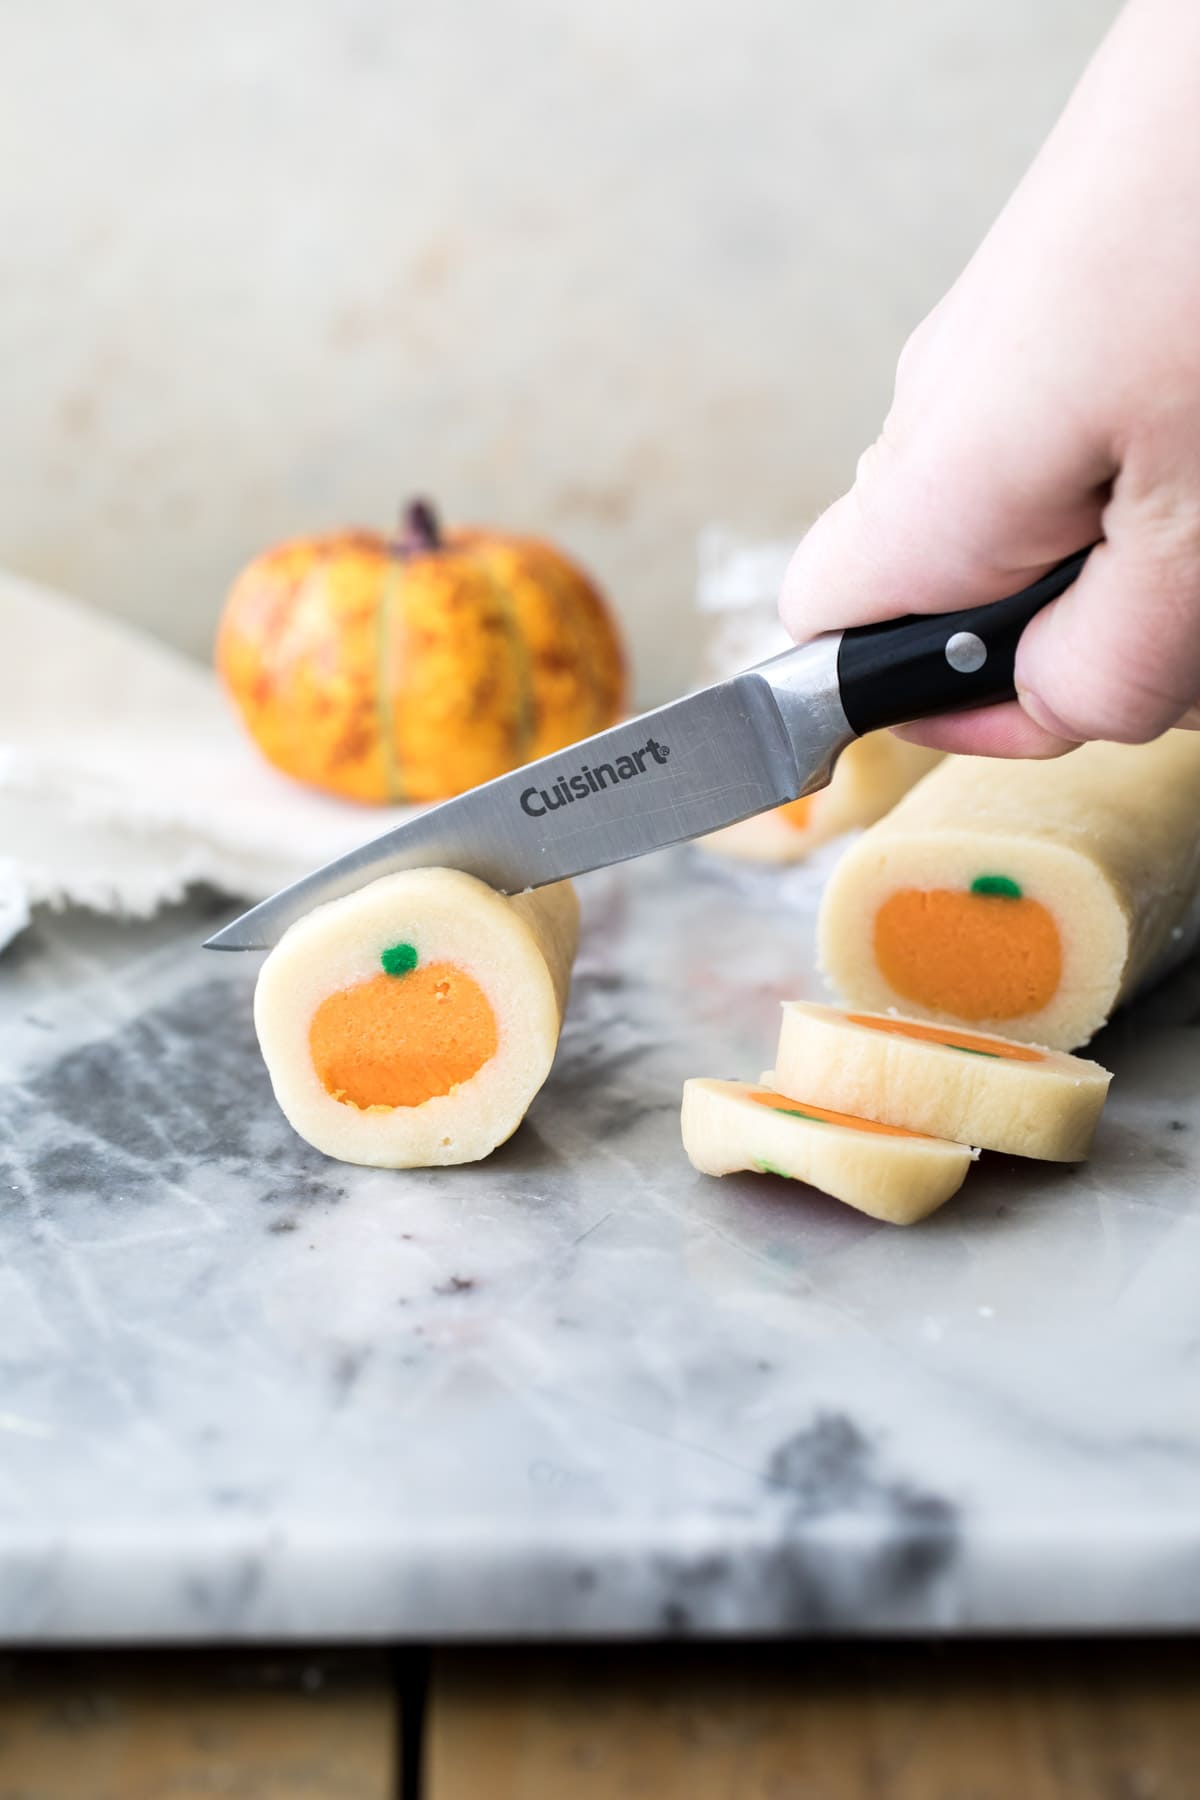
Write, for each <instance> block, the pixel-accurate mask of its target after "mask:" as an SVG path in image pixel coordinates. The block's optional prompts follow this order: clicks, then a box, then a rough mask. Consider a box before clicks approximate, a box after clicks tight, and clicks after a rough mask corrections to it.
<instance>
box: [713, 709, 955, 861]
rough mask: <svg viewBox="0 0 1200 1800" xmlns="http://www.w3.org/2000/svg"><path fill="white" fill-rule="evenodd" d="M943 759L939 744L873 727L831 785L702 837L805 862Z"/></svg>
mask: <svg viewBox="0 0 1200 1800" xmlns="http://www.w3.org/2000/svg"><path fill="white" fill-rule="evenodd" d="M940 761H941V752H940V751H938V750H926V749H925V748H924V747H923V746H922V745H920V744H906V743H905V742H904V741H903V739H901V738H898V737H893V735H892V733H891V732H890V731H872V732H868V734H867V736H866V737H862V738H857V739H856V740H855V742H854V743H852V744H851V745H850V746H849V747H848V748H847V749H846V750H843V752H842V754H841V756H840V757H839V758H838V761H837V764H836V766H835V768H834V771H833V780H832V781H831V782H830V783H829V786H828V787H825V788H821V789H820V790H819V792H817V793H815V794H806V795H805V797H804V799H803V800H792V801H790V802H789V803H788V805H786V806H777V807H775V808H773V809H772V811H770V812H765V813H757V814H756V815H755V816H754V818H752V819H742V820H740V821H739V823H738V824H736V825H727V826H726V827H725V828H724V830H722V831H714V832H711V833H710V834H709V836H708V837H704V838H700V839H699V840H698V841H699V843H700V844H701V846H702V847H703V848H704V849H705V850H711V851H713V852H714V853H715V854H716V855H717V856H726V857H731V858H736V859H737V860H738V861H742V862H765V863H794V862H800V861H801V860H802V859H803V858H804V857H805V856H807V855H808V853H809V851H810V850H815V849H816V847H817V845H818V844H823V843H825V842H827V841H828V839H830V838H834V837H838V836H840V834H841V833H842V832H843V831H855V830H857V829H858V828H859V827H861V826H863V825H872V824H874V822H875V820H876V819H880V818H882V817H883V815H884V813H886V812H888V811H889V810H890V809H891V808H892V807H893V806H894V805H895V804H896V802H897V800H899V799H900V798H901V796H902V795H904V794H906V793H907V792H908V790H909V788H910V787H912V785H913V783H914V782H917V781H920V779H921V777H922V775H927V774H928V773H929V771H930V769H932V768H933V766H934V764H935V763H937V762H940Z"/></svg>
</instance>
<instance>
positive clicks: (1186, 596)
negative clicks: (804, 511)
mask: <svg viewBox="0 0 1200 1800" xmlns="http://www.w3.org/2000/svg"><path fill="white" fill-rule="evenodd" d="M1096 539H1102V540H1103V541H1102V542H1101V543H1099V544H1098V546H1097V548H1096V549H1095V550H1093V552H1092V554H1091V556H1090V557H1089V558H1088V560H1087V563H1086V564H1085V566H1084V570H1083V573H1082V575H1081V576H1080V577H1079V579H1078V581H1077V582H1076V583H1075V585H1074V586H1073V587H1072V588H1070V589H1069V590H1068V591H1067V592H1066V593H1065V594H1064V595H1063V596H1062V597H1061V598H1060V599H1058V600H1056V601H1054V602H1053V603H1052V604H1051V605H1050V606H1048V607H1047V608H1046V609H1045V610H1044V611H1043V612H1042V613H1041V614H1039V616H1038V617H1037V618H1036V619H1034V620H1033V621H1032V623H1031V624H1030V625H1028V626H1027V627H1026V629H1025V631H1024V633H1023V635H1022V638H1021V643H1020V647H1019V650H1018V653H1017V665H1016V684H1017V694H1018V701H1017V703H1010V704H1008V705H1004V706H991V707H984V708H981V709H980V710H979V711H977V712H973V713H959V714H955V715H952V716H947V717H944V718H941V719H937V720H932V721H925V722H922V723H921V724H919V725H911V726H906V727H904V728H903V733H902V735H904V736H906V737H909V738H912V739H913V740H915V741H916V742H919V743H924V744H929V745H932V746H934V747H936V748H938V749H944V750H957V751H966V752H968V753H971V754H975V755H992V756H1053V755H1057V754H1060V753H1061V752H1062V751H1063V750H1066V749H1070V748H1071V747H1072V746H1073V745H1074V744H1075V743H1078V742H1080V741H1082V740H1084V739H1087V738H1098V737H1099V738H1110V739H1115V740H1117V741H1121V742H1129V743H1140V742H1144V741H1146V740H1147V739H1149V738H1152V737H1156V736H1157V735H1158V734H1159V733H1160V732H1162V731H1165V730H1166V729H1167V728H1168V727H1169V726H1171V725H1174V724H1177V723H1181V722H1182V723H1185V724H1198V723H1200V710H1198V711H1197V713H1196V716H1195V717H1190V716H1189V709H1191V708H1193V707H1194V706H1195V704H1196V702H1197V701H1198V700H1200V7H1198V6H1196V5H1195V3H1194V0H1132V3H1131V4H1130V5H1129V6H1128V7H1127V8H1126V10H1125V11H1124V12H1123V13H1122V14H1121V16H1120V17H1119V18H1118V20H1117V22H1116V24H1115V25H1114V27H1113V29H1112V31H1111V32H1110V34H1109V36H1108V38H1107V39H1106V40H1105V42H1104V44H1103V45H1102V46H1101V48H1100V50H1099V51H1098V53H1097V55H1096V57H1095V58H1094V60H1093V62H1092V64H1091V65H1090V67H1089V68H1088V70H1087V72H1086V74H1085V75H1084V77H1083V80H1082V81H1081V83H1080V85H1079V87H1078V88H1077V89H1076V92H1075V94H1074V95H1073V96H1072V99H1071V101H1070V103H1069V104H1068V106H1067V109H1066V111H1065V112H1064V114H1063V116H1062V118H1061V119H1060V120H1059V122H1058V124H1057V125H1056V127H1055V129H1054V131H1053V132H1052V133H1051V136H1050V138H1049V139H1048V140H1047V142H1046V144H1045V146H1044V147H1043V149H1042V150H1041V152H1040V154H1039V155H1038V157H1037V159H1036V161H1035V162H1034V164H1033V166H1032V168H1031V169H1030V171H1029V173H1028V174H1027V176H1026V177H1025V179H1024V180H1023V181H1022V182H1021V184H1020V186H1019V187H1018V189H1017V191H1016V193H1015V194H1014V195H1013V197H1012V199H1011V200H1010V202H1009V204H1008V205H1007V207H1006V208H1005V209H1004V211H1003V212H1002V213H1001V215H1000V217H999V219H998V220H997V221H996V223H995V225H994V226H993V227H992V230H991V231H990V232H989V234H988V236H987V238H986V239H985V240H984V242H983V244H982V245H981V247H980V249H979V250H978V251H977V252H976V254H975V256H974V257H973V258H972V260H971V262H970V263H969V264H968V266H967V268H966V270H965V271H964V272H963V274H962V275H961V276H960V278H959V280H958V281H957V282H956V283H955V285H954V287H953V288H952V289H951V291H950V292H949V293H948V294H947V295H946V296H945V298H944V299H943V300H942V301H941V302H940V304H939V305H938V306H937V307H936V308H935V309H934V311H933V312H932V313H931V314H930V315H929V316H928V318H926V319H925V320H924V322H923V323H922V324H921V325H920V326H919V327H918V328H917V330H916V331H915V332H914V333H913V335H912V337H911V338H910V340H909V342H908V343H907V345H906V346H905V348H904V351H903V354H902V356H901V359H900V364H899V367H898V370H897V374H896V389H895V397H894V401H893V405H892V408H891V411H890V412H889V414H888V417H887V419H886V421H885V422H884V426H883V429H882V432H881V433H880V436H879V438H878V439H877V441H876V442H875V443H874V444H873V445H872V446H871V448H870V449H869V450H868V451H867V452H866V453H865V455H864V456H863V458H862V459H861V461H860V463H859V466H858V472H857V476H856V479H855V483H854V486H853V488H852V489H851V490H850V492H849V493H848V494H846V495H845V496H844V497H843V498H842V499H841V500H839V501H837V502H836V503H835V504H834V505H833V506H832V507H831V508H830V509H829V511H828V512H826V513H825V514H824V515H823V516H822V517H821V518H820V519H819V520H818V521H817V523H816V525H815V526H814V527H813V529H812V530H811V531H810V532H809V534H808V535H807V537H806V538H805V539H804V541H803V542H802V543H801V545H800V547H799V549H798V550H797V551H796V554H795V556H794V557H793V559H792V564H791V567H790V569H789V571H788V575H787V579H786V581H785V584H784V590H783V595H782V598H781V601H780V611H781V614H782V616H783V620H784V623H785V624H786V625H787V627H788V629H789V631H790V632H791V633H792V635H793V636H794V637H795V638H797V640H799V641H804V640H806V639H807V638H809V637H812V636H814V635H815V634H816V633H818V632H821V631H829V630H837V629H840V628H842V627H845V626H850V625H859V624H865V623H868V622H871V621H874V620H879V619H886V618H891V617H894V616H896V615H898V614H902V613H912V612H929V613H934V612H947V611H953V610H955V609H957V608H959V607H964V606H970V605H974V604H979V603H980V602H982V601H986V600H991V599H998V598H1000V597H1001V596H1002V595H1005V594H1008V593H1010V592H1012V591H1013V590H1015V589H1017V588H1021V587H1024V586H1025V585H1026V584H1027V583H1028V582H1030V581H1032V580H1034V579H1035V578H1036V577H1037V576H1038V575H1040V574H1041V573H1043V572H1044V571H1045V570H1046V569H1047V568H1049V567H1050V565H1051V564H1053V563H1055V562H1057V561H1059V560H1060V558H1062V557H1064V556H1066V555H1068V554H1069V553H1070V552H1072V551H1074V550H1078V549H1081V548H1082V547H1083V546H1084V545H1086V544H1089V543H1092V542H1093V541H1094V540H1096Z"/></svg>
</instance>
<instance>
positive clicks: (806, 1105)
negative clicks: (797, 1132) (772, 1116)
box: [746, 1088, 931, 1142]
mask: <svg viewBox="0 0 1200 1800" xmlns="http://www.w3.org/2000/svg"><path fill="white" fill-rule="evenodd" d="M746 1098H747V1099H748V1100H754V1101H756V1102H757V1104H758V1105H759V1106H767V1107H770V1109H771V1111H772V1112H778V1113H787V1115H788V1117H789V1118H793V1119H812V1120H813V1121H814V1122H815V1123H816V1124H818V1125H845V1126H847V1127H848V1128H849V1129H850V1130H851V1131H874V1132H877V1133H878V1134H879V1136H880V1137H902V1138H919V1137H925V1133H924V1132H923V1131H908V1130H906V1129H905V1127H904V1126H903V1125H884V1124H882V1123H881V1122H880V1121H879V1120H878V1119H859V1118H856V1117H855V1115H854V1114H853V1113H844V1112H834V1110H833V1108H832V1107H829V1106H813V1105H812V1104H811V1102H809V1101H808V1100H791V1099H789V1098H788V1096H787V1095H786V1094H774V1093H772V1092H771V1090H770V1089H769V1088H758V1089H756V1090H755V1091H754V1092H753V1093H750V1094H747V1096H746ZM926 1141H927V1142H928V1141H931V1140H928V1139H927V1140H926Z"/></svg>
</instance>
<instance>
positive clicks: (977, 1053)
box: [948, 1044, 1000, 1062]
mask: <svg viewBox="0 0 1200 1800" xmlns="http://www.w3.org/2000/svg"><path fill="white" fill-rule="evenodd" d="M948 1047H949V1049H951V1050H957V1051H958V1054H959V1055H960V1056H988V1057H990V1058H991V1060H992V1061H993V1062H999V1060H1000V1058H999V1056H998V1054H997V1052H996V1051H995V1050H968V1049H967V1046H966V1045H965V1044H951V1045H949V1046H948Z"/></svg>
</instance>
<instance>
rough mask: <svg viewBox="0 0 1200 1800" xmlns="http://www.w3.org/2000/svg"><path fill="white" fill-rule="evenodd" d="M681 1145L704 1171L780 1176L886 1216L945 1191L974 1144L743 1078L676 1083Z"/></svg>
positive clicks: (923, 1208)
mask: <svg viewBox="0 0 1200 1800" xmlns="http://www.w3.org/2000/svg"><path fill="white" fill-rule="evenodd" d="M681 1125H682V1131H683V1147H684V1149H685V1150H686V1152H687V1155H688V1159H689V1161H690V1162H691V1163H692V1166H693V1167H694V1168H697V1169H699V1170H700V1172H701V1173H702V1174H704V1175H733V1174H736V1173H738V1172H739V1171H741V1170H757V1171H758V1172H759V1173H760V1174H763V1175H786V1176H788V1177H789V1178H790V1179H791V1180H793V1181H805V1182H807V1183H808V1184H809V1186H810V1187H815V1188H820V1189H821V1191H822V1193H825V1194H831V1195H832V1196H833V1198H834V1199H835V1200H844V1201H845V1203H846V1204H847V1206H853V1207H854V1208H856V1210H857V1211H858V1212H863V1213H867V1214H869V1216H870V1217H871V1218H873V1219H882V1220H884V1221H885V1222H886V1223H888V1224H890V1225H912V1224H914V1223H915V1222H916V1220H918V1219H923V1218H925V1216H926V1215H927V1214H928V1213H931V1212H933V1211H935V1210H936V1208H937V1207H939V1206H942V1205H943V1204H944V1203H945V1202H946V1201H947V1200H949V1198H950V1196H951V1194H955V1193H957V1192H958V1190H959V1188H960V1187H961V1186H962V1184H963V1180H964V1178H965V1176H966V1173H967V1170H968V1169H969V1168H970V1166H971V1163H972V1161H973V1160H974V1158H975V1157H976V1156H977V1155H978V1152H977V1151H975V1150H972V1149H969V1148H968V1147H967V1145H965V1144H951V1143H946V1142H944V1141H942V1140H941V1139H938V1138H932V1137H923V1136H921V1135H920V1134H918V1133H917V1132H915V1131H908V1130H905V1129H903V1128H901V1127H899V1126H896V1125H880V1124H878V1123H876V1122H875V1121H874V1120H871V1119H860V1118H854V1117H852V1116H850V1115H849V1114H847V1113H843V1112H840V1111H838V1110H835V1109H832V1108H829V1107H824V1106H816V1105H814V1104H812V1103H811V1102H809V1101H807V1100H795V1099H789V1098H788V1097H787V1096H786V1095H784V1094H780V1093H776V1092H775V1091H774V1090H773V1089H771V1088H768V1087H764V1086H762V1085H761V1084H759V1085H758V1086H755V1085H753V1084H752V1083H750V1082H745V1081H709V1080H700V1079H696V1080H692V1081H685V1082H684V1084H683V1114H682V1119H681Z"/></svg>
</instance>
